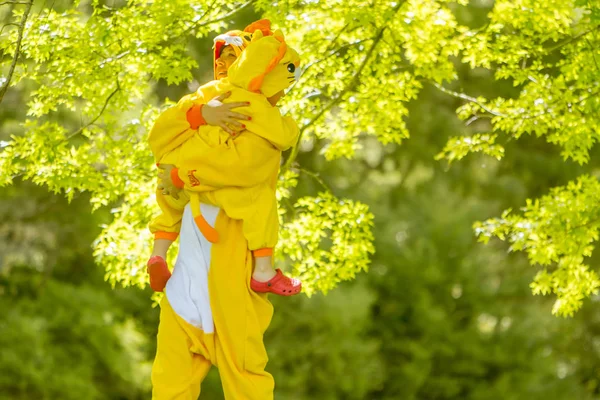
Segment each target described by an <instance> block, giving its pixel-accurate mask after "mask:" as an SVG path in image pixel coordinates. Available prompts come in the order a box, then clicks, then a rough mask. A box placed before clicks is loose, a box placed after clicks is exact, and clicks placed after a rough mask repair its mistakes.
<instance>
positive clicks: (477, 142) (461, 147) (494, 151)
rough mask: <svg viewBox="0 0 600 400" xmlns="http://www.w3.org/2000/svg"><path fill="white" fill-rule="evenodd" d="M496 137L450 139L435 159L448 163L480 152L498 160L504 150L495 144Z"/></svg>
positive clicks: (474, 136)
mask: <svg viewBox="0 0 600 400" xmlns="http://www.w3.org/2000/svg"><path fill="white" fill-rule="evenodd" d="M496 138H497V135H489V134H475V135H473V136H460V137H456V138H452V139H450V140H449V141H448V143H446V147H444V150H443V151H442V152H441V153H439V154H438V155H437V156H436V157H435V158H436V159H437V160H441V159H447V160H448V161H449V162H453V161H458V160H460V159H462V158H463V157H465V156H466V155H467V154H469V153H475V152H482V153H484V154H487V155H489V156H492V157H494V158H496V159H497V160H500V159H501V158H502V156H503V155H504V148H503V147H502V146H501V145H499V144H496V143H495V142H496Z"/></svg>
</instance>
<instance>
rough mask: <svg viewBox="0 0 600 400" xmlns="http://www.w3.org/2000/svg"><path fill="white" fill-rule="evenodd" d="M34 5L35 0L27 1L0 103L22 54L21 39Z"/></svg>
mask: <svg viewBox="0 0 600 400" xmlns="http://www.w3.org/2000/svg"><path fill="white" fill-rule="evenodd" d="M32 5H33V0H31V1H30V2H29V3H27V7H26V8H25V12H24V13H23V16H22V17H21V23H20V24H19V33H18V38H17V47H16V49H15V54H14V56H13V60H12V62H11V63H10V68H9V70H8V76H7V77H6V81H5V82H4V83H2V86H1V87H0V103H2V99H3V98H4V94H5V93H6V91H7V90H8V85H9V84H10V81H11V79H12V76H13V74H14V72H15V68H16V66H17V61H18V60H19V56H20V55H21V41H22V40H23V31H24V30H25V22H27V18H28V17H29V12H30V11H31V6H32Z"/></svg>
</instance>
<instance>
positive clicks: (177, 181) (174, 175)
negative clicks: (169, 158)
mask: <svg viewBox="0 0 600 400" xmlns="http://www.w3.org/2000/svg"><path fill="white" fill-rule="evenodd" d="M171 180H172V181H173V185H175V187H178V188H179V189H183V187H184V186H185V182H184V181H182V180H181V178H180V177H179V168H173V169H172V170H171Z"/></svg>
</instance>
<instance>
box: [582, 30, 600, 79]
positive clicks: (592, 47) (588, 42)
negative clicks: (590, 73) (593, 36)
mask: <svg viewBox="0 0 600 400" xmlns="http://www.w3.org/2000/svg"><path fill="white" fill-rule="evenodd" d="M585 41H586V42H587V44H588V45H589V46H590V49H591V50H592V58H593V59H594V64H595V65H596V71H598V73H600V68H599V67H598V61H596V54H594V46H593V45H592V42H590V40H589V39H588V38H585Z"/></svg>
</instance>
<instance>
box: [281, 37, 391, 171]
mask: <svg viewBox="0 0 600 400" xmlns="http://www.w3.org/2000/svg"><path fill="white" fill-rule="evenodd" d="M386 29H387V26H384V27H383V28H381V29H380V30H379V32H377V35H375V37H374V38H373V44H371V47H370V48H369V50H368V51H367V54H366V55H365V58H364V59H363V62H362V64H361V65H360V67H359V68H358V70H357V71H356V73H355V74H354V77H353V78H352V81H351V82H350V83H349V84H348V85H347V86H346V87H345V88H344V90H342V91H341V92H340V94H339V95H338V96H337V97H335V98H334V99H332V100H331V101H330V102H329V103H328V104H327V105H326V106H325V107H323V108H322V109H321V111H319V112H318V113H317V115H315V116H314V117H313V118H312V119H311V120H310V121H309V122H307V123H306V124H305V125H304V126H303V127H302V128H301V129H300V134H299V135H298V141H297V142H296V145H295V146H294V147H293V148H292V152H291V153H290V155H289V157H288V159H287V160H286V162H285V164H284V165H283V167H282V168H281V171H282V172H285V171H286V170H288V169H289V168H290V167H291V166H292V163H293V162H294V160H295V159H296V157H297V156H298V151H299V150H300V141H301V140H302V135H303V134H304V132H306V130H307V129H308V128H310V127H311V126H312V125H314V123H315V122H317V120H319V118H321V117H322V116H323V114H325V113H326V112H327V111H329V110H330V109H331V108H332V107H333V106H335V105H336V104H338V103H339V102H340V101H341V100H342V98H343V97H344V96H345V95H346V93H348V92H350V91H351V90H354V88H355V87H356V86H357V84H358V82H359V78H360V75H361V74H362V71H363V70H364V69H365V67H366V66H367V64H368V62H369V59H370V58H371V55H372V54H373V52H374V51H375V48H376V47H377V45H378V44H379V42H380V41H381V38H382V37H383V33H384V32H385V30H386Z"/></svg>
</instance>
